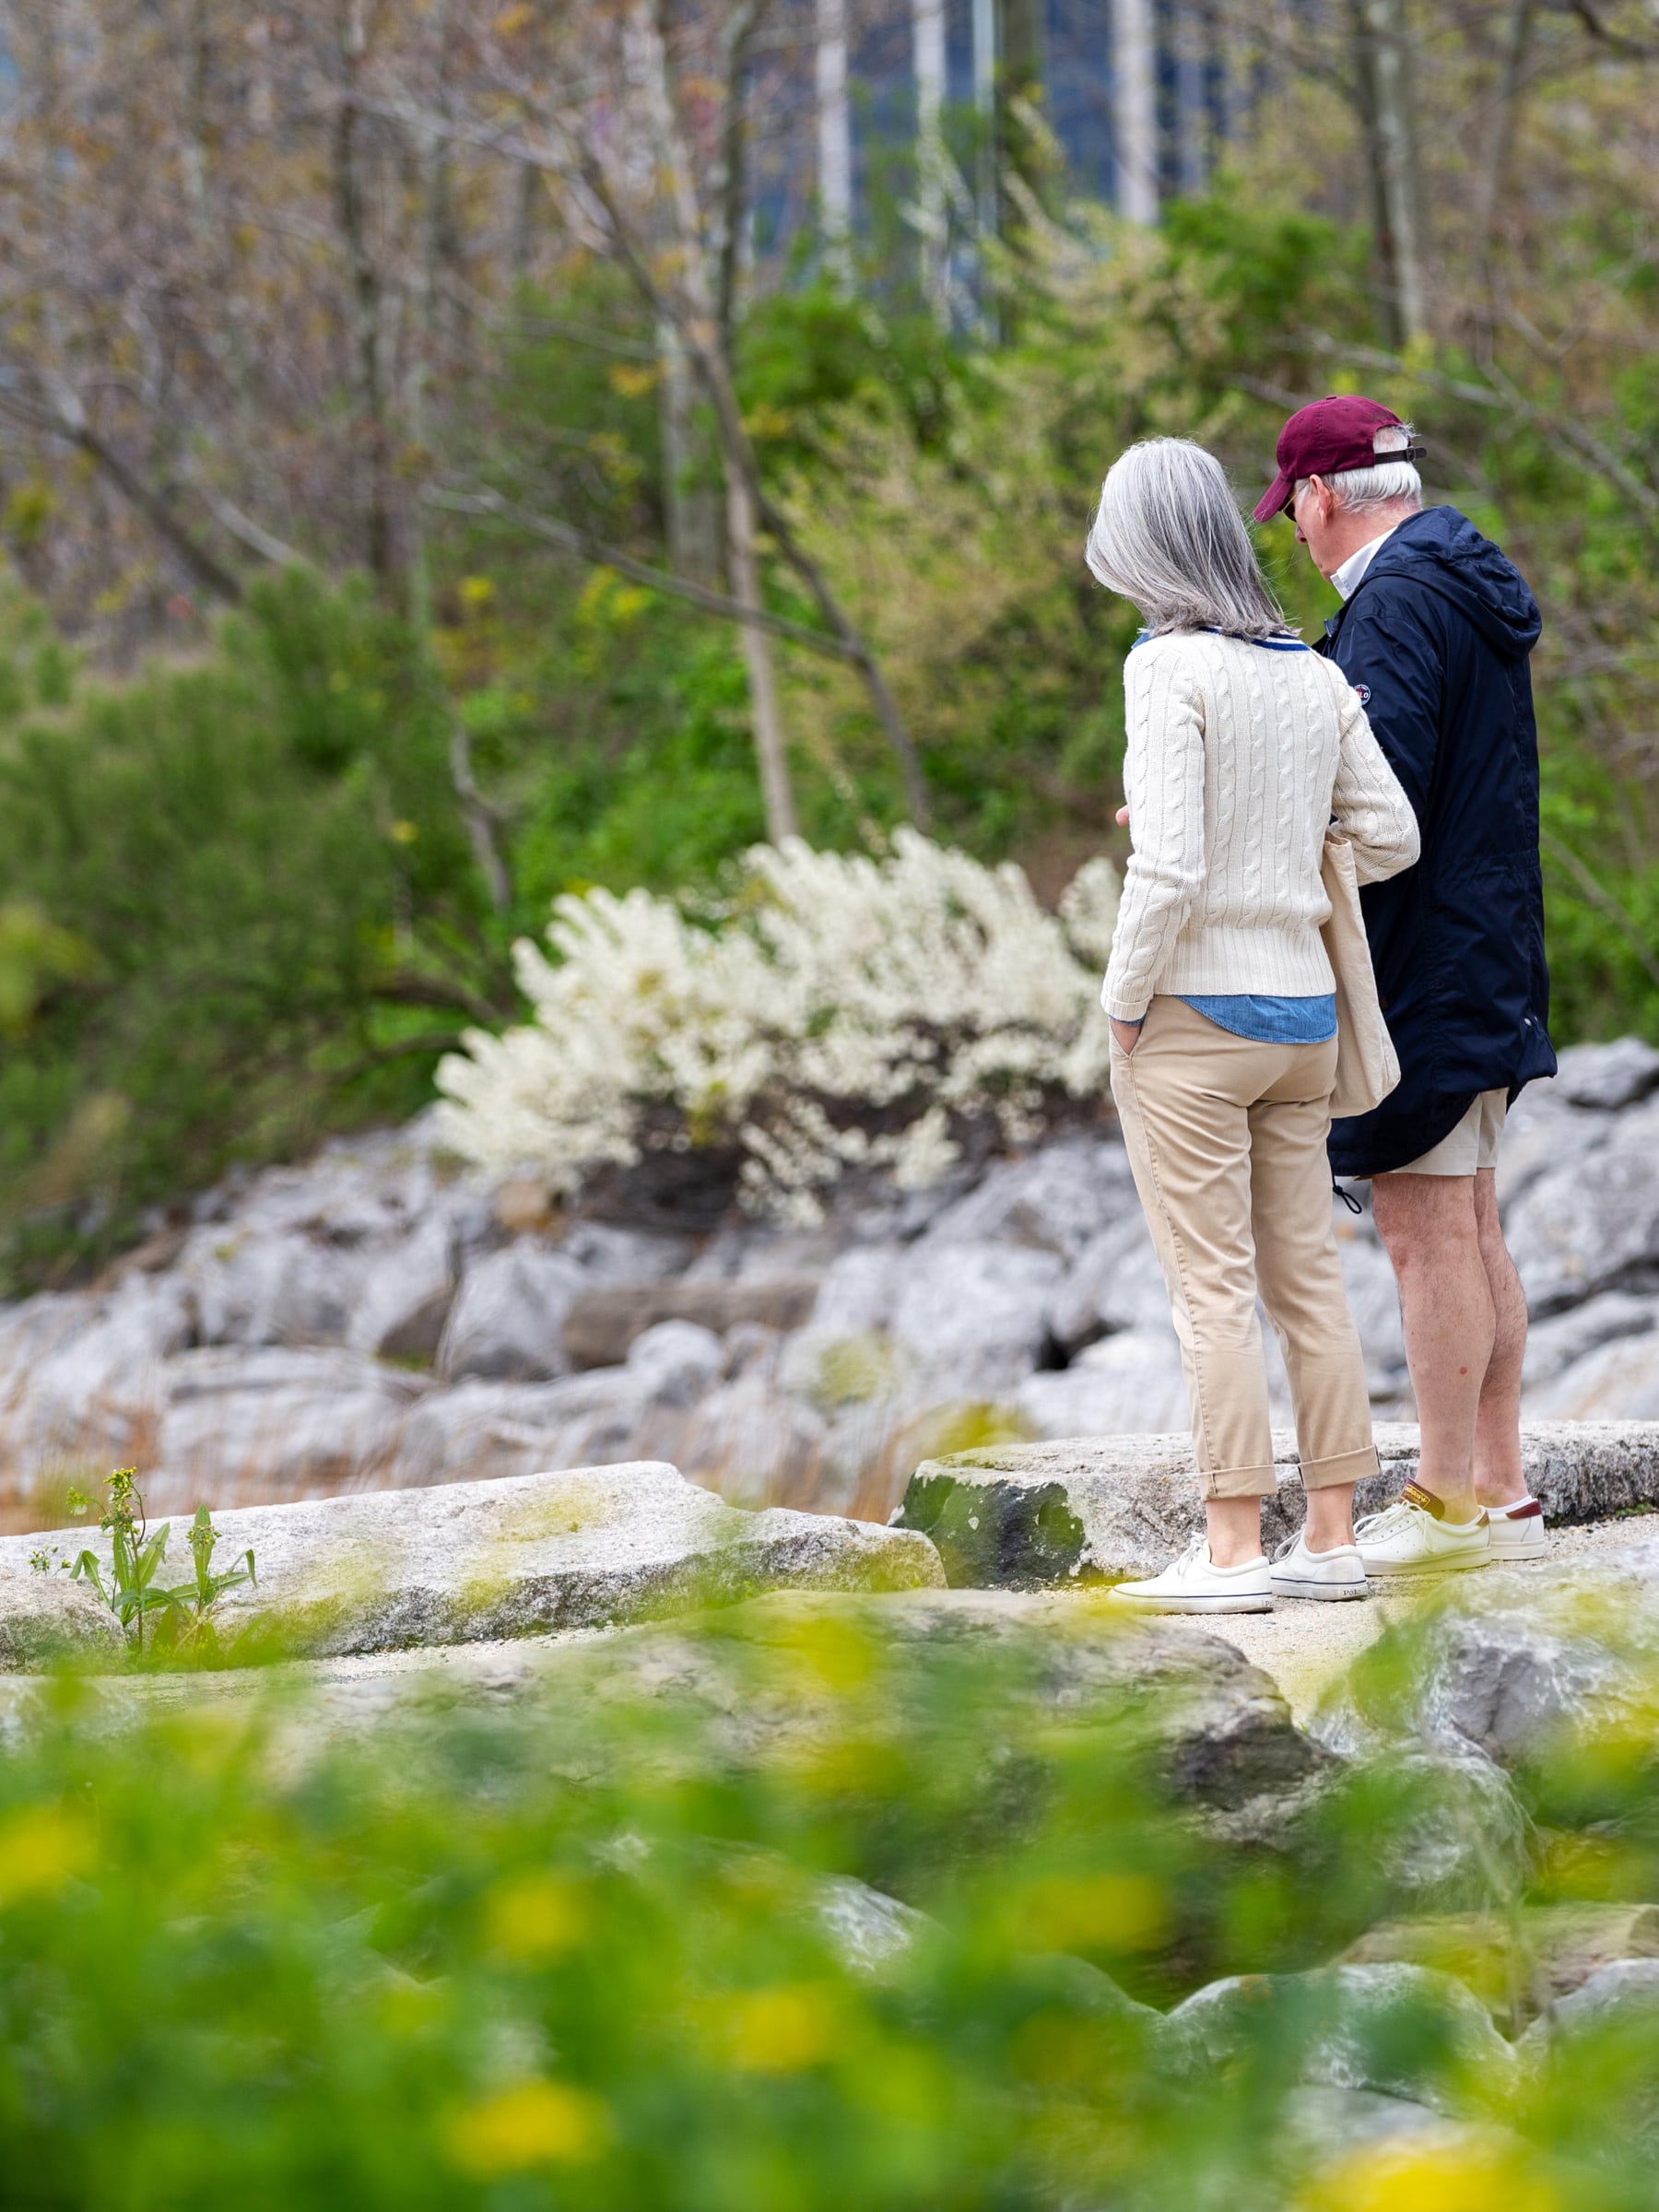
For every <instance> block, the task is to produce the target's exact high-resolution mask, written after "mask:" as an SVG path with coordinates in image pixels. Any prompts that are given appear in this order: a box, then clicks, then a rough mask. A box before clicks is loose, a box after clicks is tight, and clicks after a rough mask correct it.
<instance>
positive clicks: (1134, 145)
mask: <svg viewBox="0 0 1659 2212" xmlns="http://www.w3.org/2000/svg"><path fill="white" fill-rule="evenodd" d="M1112 29H1113V31H1114V34H1115V37H1114V45H1115V53H1114V56H1113V58H1114V60H1115V61H1116V64H1117V68H1116V72H1115V75H1116V79H1117V100H1116V110H1117V112H1116V115H1115V117H1114V119H1113V120H1114V121H1115V122H1116V124H1117V171H1118V213H1119V214H1120V215H1122V216H1124V217H1125V218H1127V219H1128V220H1129V221H1130V222H1132V223H1155V222H1157V220H1158V203H1159V190H1158V55H1157V45H1156V33H1155V30H1154V18H1153V12H1152V0H1115V5H1114V11H1113V20H1112Z"/></svg>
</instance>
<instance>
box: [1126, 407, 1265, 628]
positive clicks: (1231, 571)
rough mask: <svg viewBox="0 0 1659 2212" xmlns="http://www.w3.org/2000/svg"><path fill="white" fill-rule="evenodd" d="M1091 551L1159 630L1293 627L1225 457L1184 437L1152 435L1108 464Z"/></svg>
mask: <svg viewBox="0 0 1659 2212" xmlns="http://www.w3.org/2000/svg"><path fill="white" fill-rule="evenodd" d="M1083 557H1084V559H1086V560H1087V561H1088V566H1089V570H1090V571H1091V572H1092V574H1093V575H1094V576H1095V578H1096V580H1097V581H1098V582H1100V583H1103V584H1104V585H1105V586H1106V588H1107V590H1108V591H1112V592H1120V593H1122V594H1123V596H1124V598H1125V599H1127V600H1129V601H1131V602H1132V603H1133V605H1135V606H1136V607H1138V608H1139V609H1140V614H1141V618H1142V620H1143V621H1144V622H1145V623H1146V625H1147V629H1149V630H1150V631H1152V632H1153V634H1154V635H1156V636H1161V635H1163V634H1165V633H1166V632H1168V631H1170V630H1178V629H1218V630H1220V631H1222V632H1223V633H1224V634H1225V635H1227V636H1228V637H1234V638H1265V637H1271V636H1273V635H1275V634H1276V633H1277V632H1281V631H1284V630H1286V629H1288V627H1289V626H1288V623H1287V622H1286V620H1285V610H1284V608H1283V607H1282V606H1280V605H1279V604H1278V601H1277V599H1276V598H1275V597H1274V596H1273V594H1272V593H1271V592H1270V591H1269V590H1268V588H1267V585H1266V583H1265V581H1264V579H1263V576H1262V571H1261V570H1260V569H1259V568H1258V567H1257V565H1256V557H1255V549H1254V547H1253V546H1252V544H1251V542H1250V533H1249V532H1248V531H1247V530H1246V529H1245V527H1244V519H1243V517H1242V516H1241V514H1240V512H1239V509H1238V503H1237V501H1236V500H1234V498H1233V495H1232V492H1231V490H1230V488H1229V486H1228V481H1227V477H1226V474H1225V472H1224V471H1223V469H1222V466H1221V464H1220V463H1219V462H1218V460H1217V459H1216V457H1215V455H1214V454H1213V453H1206V452H1205V450H1204V448H1203V447H1202V446H1201V445H1194V444H1193V442H1192V441H1191V440H1189V439H1186V438H1147V439H1144V440H1143V441H1141V443H1140V444H1138V445H1132V446H1130V447H1129V449H1128V451H1127V452H1126V453H1120V454H1119V456H1118V458H1117V459H1116V460H1115V461H1114V462H1113V463H1112V466H1111V468H1110V469H1109V470H1108V472H1107V476H1106V481H1105V483H1104V484H1103V485H1101V487H1100V500H1099V502H1098V504H1097V505H1096V508H1095V512H1094V519H1093V521H1092V522H1091V523H1090V524H1089V526H1088V539H1087V541H1086V543H1085V545H1084V548H1083Z"/></svg>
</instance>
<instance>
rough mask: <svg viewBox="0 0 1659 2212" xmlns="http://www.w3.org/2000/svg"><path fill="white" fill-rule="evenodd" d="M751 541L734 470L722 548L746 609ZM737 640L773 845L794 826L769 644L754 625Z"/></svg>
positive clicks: (744, 497)
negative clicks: (741, 656) (741, 645)
mask: <svg viewBox="0 0 1659 2212" xmlns="http://www.w3.org/2000/svg"><path fill="white" fill-rule="evenodd" d="M755 535H756V532H755V502H754V500H753V499H752V498H751V497H750V494H749V488H748V485H747V481H746V480H745V478H744V477H743V476H742V475H741V473H740V472H738V471H737V470H735V469H734V470H733V471H732V472H731V474H730V477H729V478H728V482H727V488H726V543H727V547H728V554H729V558H730V561H731V570H732V597H733V598H734V599H735V601H736V603H737V605H738V606H740V607H743V608H745V609H758V608H759V606H760V563H759V556H758V554H757V551H756V546H755ZM737 634H738V636H739V637H740V638H741V639H742V641H743V662H744V666H745V667H746V668H747V671H748V687H749V714H750V717H751V721H752V725H753V730H754V738H755V759H756V762H757V765H758V766H759V771H760V799H761V804H762V805H763V806H764V807H765V809H766V835H767V839H768V841H769V842H771V844H774V845H777V844H782V841H783V840H784V839H785V838H786V837H794V835H795V834H796V823H795V810H794V793H793V791H792V790H791V788H790V782H789V759H788V755H787V753H786V751H785V748H784V744H783V722H782V715H781V714H780V713H779V711H778V681H777V671H776V668H775V667H774V665H773V663H772V649H771V638H769V637H768V636H767V634H766V632H765V631H764V630H763V629H760V628H759V626H758V625H757V624H755V623H753V622H744V623H741V624H740V625H739V627H738V633H737Z"/></svg>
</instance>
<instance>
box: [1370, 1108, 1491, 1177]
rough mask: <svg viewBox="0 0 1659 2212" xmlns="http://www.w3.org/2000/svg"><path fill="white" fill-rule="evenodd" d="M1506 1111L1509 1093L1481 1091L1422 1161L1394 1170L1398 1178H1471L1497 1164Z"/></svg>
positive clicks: (1424, 1155) (1425, 1154)
mask: <svg viewBox="0 0 1659 2212" xmlns="http://www.w3.org/2000/svg"><path fill="white" fill-rule="evenodd" d="M1508 1112H1509V1090H1508V1087H1507V1086H1506V1087H1505V1088H1503V1089H1501V1090H1483V1091H1482V1092H1481V1094H1480V1096H1479V1097H1478V1098H1477V1100H1475V1102H1474V1103H1473V1105H1472V1106H1471V1107H1470V1108H1469V1111H1468V1112H1467V1113H1465V1115H1464V1117H1463V1120H1462V1121H1461V1122H1459V1123H1458V1124H1457V1126H1456V1128H1455V1129H1453V1130H1452V1131H1450V1132H1449V1134H1448V1135H1445V1136H1442V1137H1441V1141H1440V1143H1439V1144H1438V1145H1435V1146H1434V1147H1432V1148H1431V1149H1430V1150H1429V1151H1427V1152H1425V1153H1424V1154H1423V1157H1422V1158H1421V1159H1413V1160H1408V1161H1407V1162H1406V1165H1405V1167H1403V1168H1396V1169H1395V1170H1394V1172H1395V1173H1396V1174H1398V1175H1473V1174H1474V1173H1475V1172H1476V1171H1477V1170H1478V1169H1480V1168H1495V1167H1496V1166H1497V1165H1498V1147H1499V1146H1500V1144H1501V1142H1502V1141H1503V1117H1504V1115H1505V1114H1506V1113H1508Z"/></svg>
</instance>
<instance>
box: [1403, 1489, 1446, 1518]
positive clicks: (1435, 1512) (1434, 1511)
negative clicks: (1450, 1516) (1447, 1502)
mask: <svg viewBox="0 0 1659 2212" xmlns="http://www.w3.org/2000/svg"><path fill="white" fill-rule="evenodd" d="M1400 1503H1401V1504H1402V1505H1420V1506H1421V1507H1422V1509H1423V1511H1424V1512H1426V1513H1429V1514H1430V1515H1432V1517H1433V1518H1434V1519H1435V1520H1436V1521H1443V1520H1444V1519H1445V1517H1446V1508H1445V1506H1444V1504H1443V1502H1442V1501H1441V1500H1440V1499H1438V1498H1437V1497H1436V1496H1435V1494H1434V1492H1433V1491H1432V1490H1426V1489H1424V1488H1423V1486H1422V1484H1421V1483H1418V1482H1408V1483H1407V1484H1406V1488H1404V1489H1403V1490H1402V1491H1401V1492H1400Z"/></svg>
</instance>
